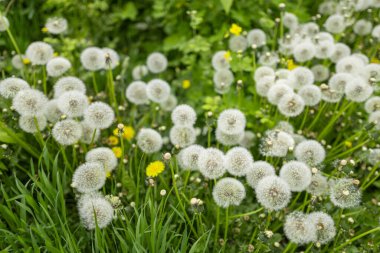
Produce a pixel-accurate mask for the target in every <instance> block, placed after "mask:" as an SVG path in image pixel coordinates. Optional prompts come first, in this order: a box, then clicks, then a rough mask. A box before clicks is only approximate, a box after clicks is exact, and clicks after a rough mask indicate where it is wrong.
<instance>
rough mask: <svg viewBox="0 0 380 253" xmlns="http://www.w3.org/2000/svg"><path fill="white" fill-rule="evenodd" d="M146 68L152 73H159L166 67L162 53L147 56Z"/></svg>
mask: <svg viewBox="0 0 380 253" xmlns="http://www.w3.org/2000/svg"><path fill="white" fill-rule="evenodd" d="M146 66H147V67H148V69H149V71H150V72H152V73H155V74H157V73H161V72H163V71H165V70H166V68H167V67H168V60H167V59H166V57H165V55H163V54H162V53H159V52H154V53H151V54H150V55H149V56H148V58H147V60H146Z"/></svg>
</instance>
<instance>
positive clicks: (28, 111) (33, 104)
mask: <svg viewBox="0 0 380 253" xmlns="http://www.w3.org/2000/svg"><path fill="white" fill-rule="evenodd" d="M47 102H48V99H47V97H46V96H45V95H44V94H43V93H42V92H41V91H39V90H34V89H25V90H20V91H19V92H18V93H17V94H16V96H15V97H14V98H13V101H12V106H13V108H14V109H15V110H16V111H17V112H18V113H19V114H21V115H38V114H41V112H43V110H44V108H45V106H46V104H47Z"/></svg>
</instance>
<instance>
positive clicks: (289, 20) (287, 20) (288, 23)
mask: <svg viewBox="0 0 380 253" xmlns="http://www.w3.org/2000/svg"><path fill="white" fill-rule="evenodd" d="M282 22H283V24H284V26H285V27H286V28H288V29H289V30H291V31H293V30H295V29H296V28H297V27H298V17H297V16H296V15H294V14H293V13H290V12H285V14H284V16H283V20H282Z"/></svg>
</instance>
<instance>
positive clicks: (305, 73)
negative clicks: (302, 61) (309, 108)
mask: <svg viewBox="0 0 380 253" xmlns="http://www.w3.org/2000/svg"><path fill="white" fill-rule="evenodd" d="M288 80H289V82H290V86H291V87H293V88H294V89H300V88H301V87H303V86H305V85H311V84H313V83H314V74H313V72H312V71H311V70H310V69H308V68H306V67H297V68H295V69H293V70H292V71H291V72H290V74H289V77H288Z"/></svg>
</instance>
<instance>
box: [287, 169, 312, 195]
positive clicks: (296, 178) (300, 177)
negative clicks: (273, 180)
mask: <svg viewBox="0 0 380 253" xmlns="http://www.w3.org/2000/svg"><path fill="white" fill-rule="evenodd" d="M280 177H281V178H282V179H283V180H285V181H286V182H287V183H288V185H289V187H290V189H291V190H292V191H295V192H300V191H303V190H305V189H306V187H308V186H309V184H310V182H311V171H310V168H309V167H308V166H307V165H306V164H304V163H303V162H298V161H290V162H287V163H285V164H284V165H283V166H282V167H281V170H280Z"/></svg>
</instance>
